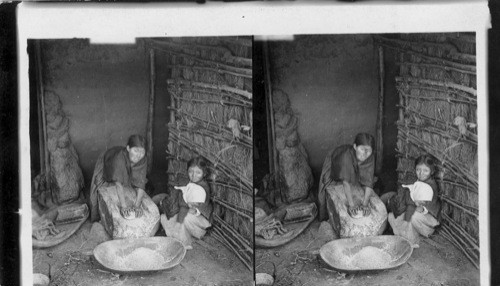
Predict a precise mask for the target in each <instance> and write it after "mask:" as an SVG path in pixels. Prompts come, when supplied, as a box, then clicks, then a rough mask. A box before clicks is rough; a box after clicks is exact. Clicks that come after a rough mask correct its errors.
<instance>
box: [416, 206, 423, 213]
mask: <svg viewBox="0 0 500 286" xmlns="http://www.w3.org/2000/svg"><path fill="white" fill-rule="evenodd" d="M416 211H417V212H419V213H423V212H424V207H423V206H418V207H417V209H416Z"/></svg>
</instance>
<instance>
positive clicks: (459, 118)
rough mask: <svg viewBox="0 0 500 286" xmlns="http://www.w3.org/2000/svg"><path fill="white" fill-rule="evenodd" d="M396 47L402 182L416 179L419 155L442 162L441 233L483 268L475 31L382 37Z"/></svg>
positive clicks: (379, 39) (380, 41) (385, 43)
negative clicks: (480, 257)
mask: <svg viewBox="0 0 500 286" xmlns="http://www.w3.org/2000/svg"><path fill="white" fill-rule="evenodd" d="M376 40H377V42H378V44H379V45H381V46H383V47H389V48H391V49H395V50H397V51H398V53H396V54H398V59H397V60H396V62H397V63H398V65H399V66H400V76H399V77H397V78H396V85H397V89H398V93H399V98H400V105H399V109H400V114H399V120H398V122H397V124H398V142H397V152H398V154H399V155H398V168H397V172H398V183H399V185H401V184H407V183H413V182H414V181H415V180H416V175H415V167H414V160H415V159H416V158H417V157H418V156H420V155H422V154H424V153H426V152H427V153H430V154H431V155H433V156H435V157H436V158H437V159H438V160H439V161H440V163H441V165H440V166H439V169H440V172H439V178H438V184H439V185H440V194H439V196H440V198H441V201H442V206H443V207H442V211H441V214H442V225H441V228H440V230H439V233H440V234H442V235H443V236H444V237H446V238H447V239H448V240H450V241H451V242H452V243H453V244H454V245H455V246H457V248H459V249H460V250H461V251H462V252H463V253H464V254H465V255H466V256H467V257H468V258H469V259H470V260H471V262H472V263H473V264H474V265H475V266H476V267H478V265H479V221H478V168H477V128H476V127H475V124H476V123H477V100H476V73H475V72H476V67H475V66H476V64H475V63H476V61H475V36H474V34H469V33H463V34H458V33H454V34H425V35H424V34H406V35H398V36H396V37H377V38H376Z"/></svg>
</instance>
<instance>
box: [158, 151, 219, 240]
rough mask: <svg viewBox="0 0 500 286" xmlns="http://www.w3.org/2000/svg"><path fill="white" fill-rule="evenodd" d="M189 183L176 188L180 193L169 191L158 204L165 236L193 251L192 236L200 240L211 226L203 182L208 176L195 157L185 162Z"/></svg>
mask: <svg viewBox="0 0 500 286" xmlns="http://www.w3.org/2000/svg"><path fill="white" fill-rule="evenodd" d="M187 165H188V167H187V171H188V177H189V184H187V185H186V186H184V187H175V189H178V190H181V192H175V191H174V190H172V191H171V193H170V194H169V196H168V197H167V198H165V199H164V200H162V201H161V203H160V207H161V208H162V210H163V212H164V213H163V214H162V215H161V219H160V222H161V225H162V226H163V229H164V230H165V234H166V235H167V236H170V237H174V238H177V239H179V240H180V241H182V243H183V244H184V246H185V247H186V249H192V248H193V247H192V237H196V238H197V239H201V238H202V237H203V236H204V235H205V233H206V229H207V228H209V227H210V226H211V224H210V222H209V219H210V217H211V215H212V205H211V203H210V185H209V184H208V183H207V181H206V180H205V178H206V176H207V174H208V164H207V162H206V161H205V159H203V158H202V157H196V158H194V159H191V160H189V162H188V164H187Z"/></svg>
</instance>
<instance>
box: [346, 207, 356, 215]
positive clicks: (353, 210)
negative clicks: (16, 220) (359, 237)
mask: <svg viewBox="0 0 500 286" xmlns="http://www.w3.org/2000/svg"><path fill="white" fill-rule="evenodd" d="M358 210H359V206H349V207H347V213H348V214H349V215H350V216H351V217H354V216H355V215H356V213H357V212H358Z"/></svg>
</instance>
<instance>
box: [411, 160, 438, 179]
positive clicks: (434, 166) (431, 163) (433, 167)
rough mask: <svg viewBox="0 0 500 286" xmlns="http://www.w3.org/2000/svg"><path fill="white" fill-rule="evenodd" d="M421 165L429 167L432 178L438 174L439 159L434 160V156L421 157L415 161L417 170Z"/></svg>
mask: <svg viewBox="0 0 500 286" xmlns="http://www.w3.org/2000/svg"><path fill="white" fill-rule="evenodd" d="M421 164H424V165H426V166H427V167H429V169H431V177H432V176H434V175H435V174H436V171H437V164H438V162H437V159H436V158H434V156H432V155H429V154H424V155H421V156H419V157H418V158H417V159H415V168H417V166H418V165H421Z"/></svg>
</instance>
